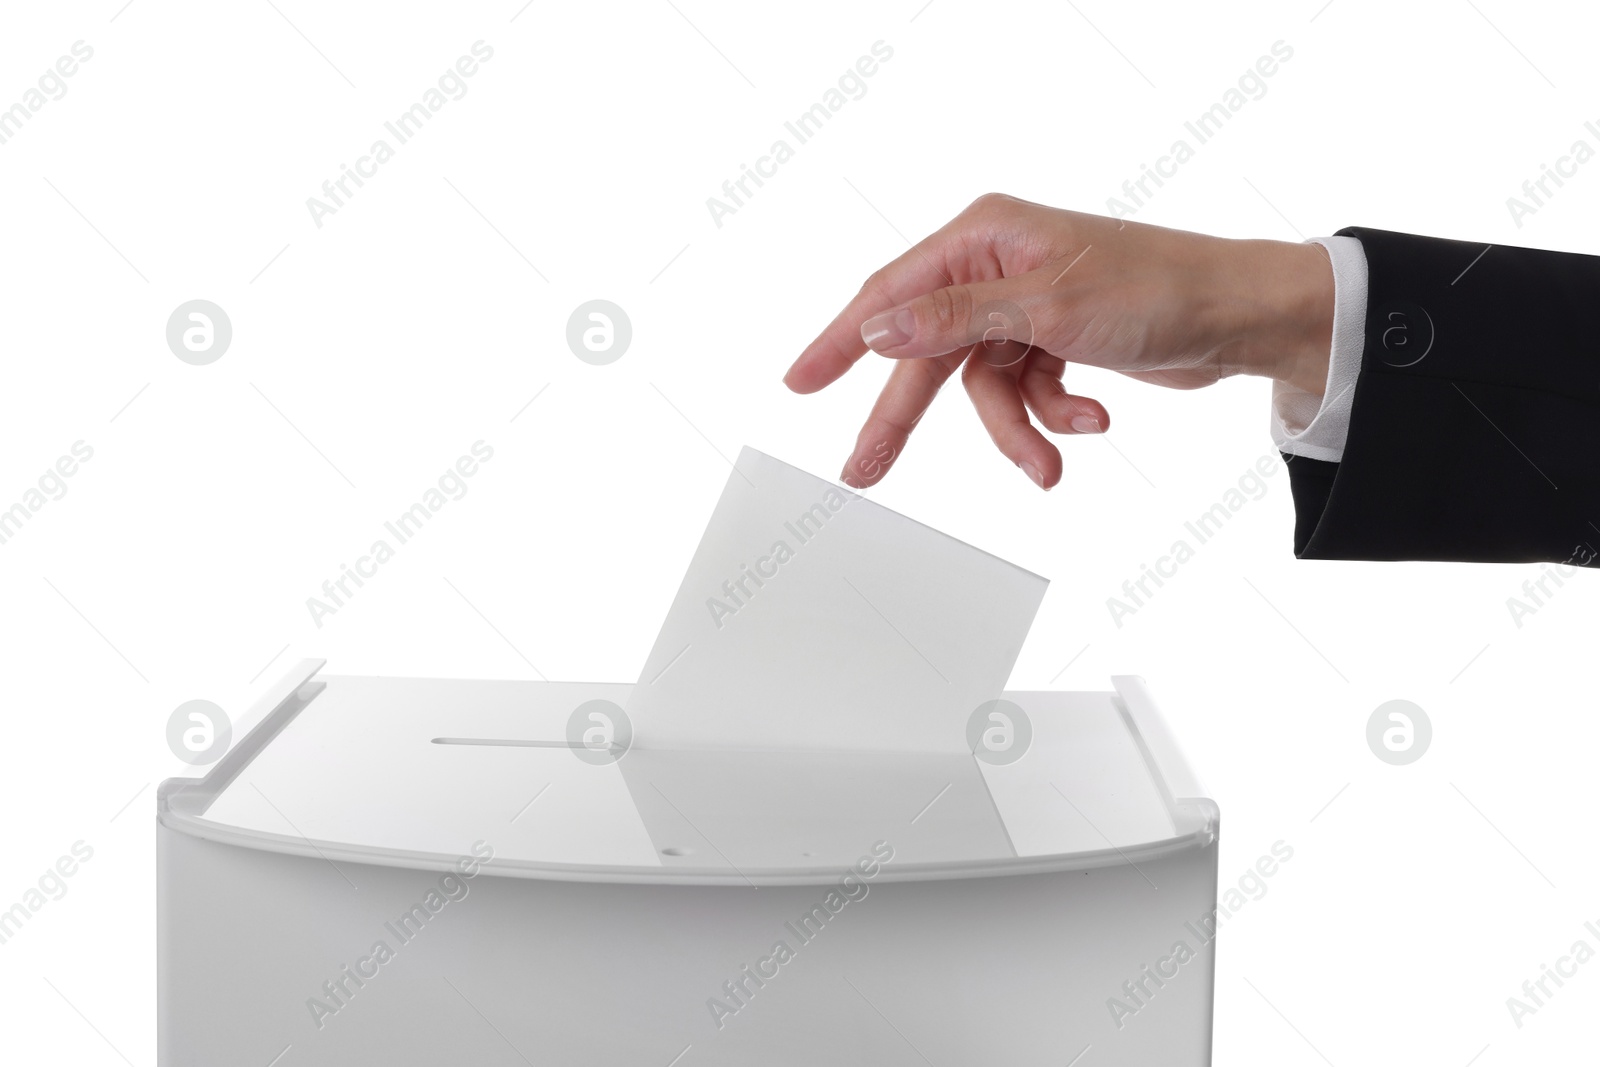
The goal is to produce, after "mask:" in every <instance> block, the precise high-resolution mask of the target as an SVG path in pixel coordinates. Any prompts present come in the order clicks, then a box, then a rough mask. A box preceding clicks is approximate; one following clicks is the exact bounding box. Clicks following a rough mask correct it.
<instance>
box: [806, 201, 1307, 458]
mask: <svg viewBox="0 0 1600 1067" xmlns="http://www.w3.org/2000/svg"><path fill="white" fill-rule="evenodd" d="M1332 331H1333V273H1332V270H1331V268H1330V266H1329V264H1328V257H1327V253H1326V252H1325V251H1324V250H1323V249H1322V247H1321V246H1320V245H1315V244H1290V243H1286V242H1279V241H1234V240H1227V239H1224V238H1218V237H1208V236H1205V235H1203V234H1194V233H1185V232H1183V231H1181V230H1167V229H1163V228H1161V227H1158V226H1145V225H1140V224H1138V223H1133V222H1125V221H1123V222H1119V221H1118V220H1116V219H1109V218H1103V217H1101V216H1098V215H1084V214H1079V213H1078V212H1075V211H1062V210H1060V209H1057V208H1050V207H1044V206H1043V205H1040V204H1031V203H1028V202H1027V201H1025V200H1018V199H1016V198H1014V197H1009V196H1002V195H999V194H993V193H991V194H989V195H987V196H984V197H981V198H979V199H978V200H977V201H976V202H974V203H973V205H972V206H971V207H969V208H967V209H966V210H965V211H963V212H962V213H961V214H960V215H957V216H956V217H955V218H954V219H953V220H951V222H950V223H949V224H947V225H946V226H945V227H944V228H943V229H941V230H939V231H938V232H937V233H935V234H933V235H932V236H931V237H928V238H927V239H926V240H924V241H922V242H921V243H920V244H918V245H916V246H915V247H914V248H912V249H911V250H910V251H909V252H907V253H906V254H905V255H903V256H901V257H900V258H899V259H897V260H895V261H894V262H892V263H890V264H889V265H887V266H885V267H884V268H882V269H881V270H879V271H878V272H877V273H875V274H873V275H872V277H870V278H868V279H867V282H866V284H865V285H864V286H862V287H861V291H860V292H859V293H857V294H856V297H855V299H854V300H852V301H850V303H849V304H848V305H847V306H846V307H845V309H844V310H843V311H841V312H840V313H839V315H838V317H837V318H835V319H834V320H833V322H831V323H830V324H829V325H828V328H827V329H825V330H823V331H822V333H821V335H820V336H818V337H817V339H816V340H815V341H813V342H811V344H810V345H809V346H808V347H807V348H806V350H805V351H804V352H803V353H801V355H800V358H799V359H797V360H796V361H795V363H794V365H793V366H792V367H790V368H789V373H788V374H787V375H786V376H785V378H784V381H785V382H786V383H787V384H788V386H789V388H791V389H793V390H794V391H795V392H798V393H812V392H815V391H817V390H818V389H821V388H823V387H824V386H826V385H828V384H829V383H831V382H833V381H834V380H836V379H837V378H839V377H840V376H842V375H843V374H844V373H845V372H846V371H848V370H849V369H850V367H851V365H852V364H854V363H855V362H856V360H858V359H860V358H861V357H862V356H863V355H865V354H866V352H867V350H868V349H869V348H870V349H871V350H872V351H874V352H876V353H878V354H880V355H883V356H886V357H888V358H890V359H894V360H898V361H900V362H898V363H897V364H896V366H895V368H894V371H893V372H892V373H891V375H890V377H889V382H888V384H887V385H885V386H884V389H883V393H882V394H881V395H880V396H879V397H878V402H877V404H876V405H874V407H873V409H872V414H871V415H870V416H868V418H867V421H866V424H865V425H864V426H863V427H862V429H861V434H860V436H859V437H858V438H857V440H856V447H855V449H854V450H853V451H852V453H851V455H850V459H849V460H848V461H847V462H846V463H845V468H844V472H843V474H842V475H841V480H843V481H844V482H845V484H847V485H851V486H855V487H857V488H864V487H866V486H869V485H872V484H874V483H876V482H877V481H879V480H880V479H881V478H882V477H883V476H884V474H885V473H887V471H888V470H889V467H890V466H891V465H892V464H893V462H894V459H895V458H897V457H898V456H899V455H900V453H901V451H902V449H903V448H904V446H905V443H906V439H907V437H909V436H910V434H911V430H912V428H913V427H915V426H916V424H917V421H918V420H919V419H920V418H922V414H923V412H925V411H926V410H927V409H928V405H929V404H930V403H932V402H933V398H934V396H935V395H936V394H937V393H938V391H939V387H940V386H942V385H943V384H944V383H945V380H946V379H948V378H949V377H950V375H952V374H953V373H955V370H956V368H957V367H961V366H962V365H963V364H965V366H964V369H963V371H962V375H961V377H962V382H963V384H965V385H966V387H967V394H968V395H969V396H970V397H971V398H972V403H973V406H974V407H975V408H977V411H978V416H979V418H981V419H982V420H983V424H984V426H985V428H986V429H987V430H988V431H989V436H990V437H991V438H992V439H993V440H994V443H995V447H997V448H998V449H999V450H1000V451H1001V452H1002V453H1004V454H1005V456H1006V457H1007V458H1008V459H1010V460H1011V461H1012V462H1013V463H1015V464H1016V465H1017V466H1018V467H1021V468H1022V470H1023V471H1024V472H1025V473H1026V474H1027V475H1028V477H1029V478H1031V479H1033V481H1034V482H1036V483H1037V484H1038V485H1039V486H1040V487H1041V488H1043V489H1049V488H1050V487H1051V486H1053V485H1055V484H1056V483H1057V482H1058V481H1060V480H1061V453H1060V452H1059V451H1057V449H1056V447H1055V445H1053V444H1052V443H1051V442H1050V441H1049V440H1048V439H1047V438H1046V437H1045V436H1044V435H1043V434H1042V433H1040V432H1039V430H1038V429H1036V428H1035V426H1034V424H1033V422H1032V421H1031V420H1030V419H1029V417H1028V413H1029V412H1030V411H1031V412H1032V413H1033V418H1034V419H1037V420H1038V423H1039V425H1040V426H1042V427H1043V428H1044V429H1046V430H1049V431H1050V432H1052V433H1059V434H1081V433H1103V432H1105V430H1106V429H1107V428H1108V427H1109V426H1110V425H1111V418H1110V416H1109V415H1108V414H1107V412H1106V409H1105V407H1104V406H1103V405H1101V403H1100V402H1099V401H1098V400H1093V399H1090V398H1089V397H1084V396H1075V395H1073V394H1071V393H1068V392H1067V391H1066V390H1065V388H1063V387H1062V384H1061V377H1062V373H1063V371H1064V370H1065V367H1066V364H1067V363H1083V364H1087V365H1089V366H1095V367H1104V368H1106V369H1109V370H1115V371H1120V372H1122V373H1123V374H1126V375H1128V376H1129V377H1132V378H1138V379H1139V380H1141V381H1146V382H1152V383H1154V384H1156V385H1165V386H1169V387H1171V388H1174V389H1197V388H1200V387H1201V386H1205V385H1210V384H1211V383H1212V382H1215V381H1217V380H1218V379H1221V378H1225V377H1227V376H1229V375H1232V374H1257V375H1263V376H1266V377H1272V378H1278V379H1280V380H1283V381H1286V382H1290V383H1291V384H1293V385H1295V386H1296V387H1298V388H1300V389H1304V390H1306V391H1307V392H1311V393H1315V394H1319V395H1320V394H1321V393H1322V391H1323V387H1324V385H1325V383H1326V380H1327V373H1328V355H1329V349H1330V347H1331V339H1332Z"/></svg>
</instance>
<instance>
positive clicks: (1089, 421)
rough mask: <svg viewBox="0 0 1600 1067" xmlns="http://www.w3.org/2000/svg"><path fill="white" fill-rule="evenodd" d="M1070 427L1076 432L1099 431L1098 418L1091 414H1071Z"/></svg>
mask: <svg viewBox="0 0 1600 1067" xmlns="http://www.w3.org/2000/svg"><path fill="white" fill-rule="evenodd" d="M1072 428H1073V430H1074V431H1076V432H1077V433H1099V432H1100V420H1099V419H1097V418H1095V417H1094V416H1093V415H1074V416H1072Z"/></svg>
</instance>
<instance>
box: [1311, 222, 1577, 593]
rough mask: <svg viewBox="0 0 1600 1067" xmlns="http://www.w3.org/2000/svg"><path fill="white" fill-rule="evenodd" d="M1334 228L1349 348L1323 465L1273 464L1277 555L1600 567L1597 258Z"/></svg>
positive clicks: (1374, 231) (1319, 463)
mask: <svg viewBox="0 0 1600 1067" xmlns="http://www.w3.org/2000/svg"><path fill="white" fill-rule="evenodd" d="M1339 232H1340V234H1341V235H1344V236H1350V237H1356V238H1359V239H1360V241H1361V245H1362V248H1363V250H1364V251H1365V252H1366V257H1367V279H1368V285H1367V312H1366V316H1367V317H1366V343H1365V350H1364V351H1363V353H1362V357H1361V370H1360V373H1359V375H1358V376H1357V379H1356V385H1355V395H1354V397H1353V398H1352V407H1351V412H1350V432H1349V436H1348V438H1347V439H1346V441H1345V448H1344V454H1343V456H1342V458H1341V459H1340V461H1339V462H1338V463H1328V462H1323V461H1319V460H1310V459H1304V458H1301V457H1298V456H1288V455H1286V456H1284V459H1285V461H1286V462H1287V463H1288V469H1289V477H1290V482H1291V489H1292V492H1293V495H1294V504H1295V513H1296V525H1295V538H1294V547H1295V554H1296V555H1297V556H1300V557H1301V558H1303V559H1366V560H1406V559H1411V560H1418V559H1423V560H1464V561H1480V562H1502V563H1510V562H1535V561H1548V562H1560V563H1573V564H1581V565H1584V566H1594V565H1597V563H1600V561H1597V551H1596V546H1600V257H1595V256H1583V255H1575V254H1572V253H1566V252H1543V251H1538V250H1535V249H1528V248H1507V247H1504V246H1501V245H1494V246H1485V245H1481V244H1468V243H1466V242H1464V241H1447V240H1441V239H1439V238H1434V237H1415V236H1411V235H1409V234H1402V233H1389V232H1386V231H1383V230H1369V229H1365V228H1363V227H1352V228H1350V229H1345V230H1341V231H1339ZM1486 247H1487V251H1485V248H1486Z"/></svg>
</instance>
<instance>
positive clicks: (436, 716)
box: [157, 661, 1218, 1067]
mask: <svg viewBox="0 0 1600 1067" xmlns="http://www.w3.org/2000/svg"><path fill="white" fill-rule="evenodd" d="M321 666H322V664H321V663H320V662H317V661H306V662H303V663H300V664H298V665H297V666H296V667H295V668H294V669H293V670H292V671H291V672H290V673H289V675H288V676H287V677H285V678H284V679H282V680H281V681H280V682H278V683H277V684H276V685H275V686H273V687H272V689H271V691H269V692H268V693H267V694H266V695H265V696H264V697H263V699H262V700H261V702H260V703H259V704H258V705H257V707H256V708H255V709H253V710H252V712H251V713H250V714H249V715H247V716H245V717H244V719H243V721H241V722H240V723H239V724H238V729H237V730H236V731H235V737H236V740H235V742H234V744H233V746H232V748H231V749H230V750H229V751H228V752H227V754H226V755H225V756H224V757H223V758H222V759H221V760H220V761H219V762H217V763H216V764H214V765H213V766H212V767H210V768H209V770H208V771H206V773H204V775H203V776H201V777H195V778H180V779H173V780H170V781H167V782H165V783H164V784H163V785H162V787H161V789H160V791H159V794H158V829H157V835H158V867H157V871H158V927H157V929H158V982H159V994H158V1007H159V1058H158V1062H159V1063H160V1064H161V1065H163V1067H217V1065H221V1064H249V1065H259V1067H268V1065H272V1067H306V1065H313V1064H317V1065H337V1067H352V1065H361V1064H375V1065H377V1064H382V1065H394V1067H402V1065H417V1067H422V1065H428V1067H435V1065H446V1064H468V1063H470V1064H475V1065H498V1064H504V1065H508V1067H514V1065H526V1064H539V1065H543V1064H573V1065H586V1067H594V1065H599V1067H614V1065H615V1067H621V1065H632V1067H651V1065H655V1067H701V1065H727V1067H733V1065H740V1067H752V1065H759V1067H788V1065H794V1067H819V1065H830V1067H833V1065H841V1067H842V1065H855V1064H862V1065H866V1064H871V1065H873V1067H897V1065H904V1067H927V1065H929V1064H937V1065H941V1067H943V1065H949V1067H958V1065H978V1064H997V1065H1005V1067H1024V1065H1031V1064H1040V1065H1043V1064H1052V1065H1055V1067H1061V1065H1064V1064H1069V1063H1070V1064H1074V1065H1075V1067H1105V1065H1118V1064H1121V1065H1129V1067H1133V1065H1138V1067H1149V1065H1151V1064H1160V1065H1162V1067H1191V1065H1195V1067H1197V1065H1202V1064H1207V1063H1209V1062H1210V1048H1211V1017H1212V994H1213V971H1214V967H1213V964H1214V939H1215V932H1216V907H1217V839H1218V838H1217V835H1218V812H1217V808H1216V805H1215V804H1214V803H1213V802H1212V801H1211V800H1209V799H1208V798H1207V796H1206V794H1205V791H1204V790H1203V789H1202V788H1201V786H1200V785H1199V783H1198V781H1197V779H1196V777H1195V775H1194V774H1193V772H1192V771H1191V770H1190V768H1189V766H1188V764H1187V762H1186V761H1185V759H1184V757H1183V755H1182V752H1181V750H1180V748H1179V746H1178V744H1177V742H1176V740H1175V738H1174V735H1173V733H1172V731H1171V730H1169V727H1168V725H1167V720H1166V718H1165V717H1164V716H1163V714H1162V713H1161V712H1160V711H1158V710H1157V706H1156V703H1155V701H1154V700H1153V698H1152V696H1151V694H1150V693H1149V692H1148V691H1147V689H1146V686H1145V684H1144V683H1143V681H1142V680H1140V679H1138V678H1133V677H1118V678H1114V679H1112V680H1111V688H1110V689H1108V690H1106V691H1103V692H1008V693H1006V694H1004V696H1003V698H1001V699H998V700H994V701H989V702H987V703H985V704H984V705H982V706H980V707H979V708H977V709H975V711H974V712H973V715H972V716H971V718H970V719H969V721H968V722H967V723H966V724H964V727H963V729H964V733H963V737H962V738H961V739H959V740H958V741H957V742H956V743H955V744H949V745H942V744H924V745H919V746H914V747H910V748H907V749H905V750H896V749H894V748H893V747H888V746H885V745H883V744H881V743H879V742H878V741H874V742H873V743H872V744H870V745H864V746H859V747H840V746H838V745H835V746H833V747H826V746H823V747H814V748H813V747H807V746H806V745H805V744H803V743H793V744H785V745H782V746H774V745H770V744H765V743H753V744H749V745H743V744H741V738H740V736H739V733H738V730H737V729H736V728H735V729H734V730H733V731H732V732H731V734H724V735H723V736H722V737H721V741H720V743H719V744H717V745H706V746H694V745H685V744H682V743H680V740H679V739H678V738H677V736H676V735H672V736H669V737H668V738H667V739H666V740H667V741H668V742H670V743H662V744H656V743H653V741H652V737H651V735H650V734H649V733H648V732H646V731H644V730H639V731H638V732H637V733H635V729H634V727H635V725H636V724H633V723H630V722H629V720H628V717H627V713H626V711H625V710H624V709H625V708H627V707H628V706H630V699H629V698H630V690H631V689H632V688H633V687H632V686H631V685H629V684H605V683H597V684H580V683H569V682H529V681H488V680H443V679H427V678H377V677H339V676H324V675H322V674H321V673H320V668H321ZM759 710H760V709H759V708H752V709H751V714H752V715H753V716H754V715H758V714H759ZM1180 717H1181V716H1180V715H1176V714H1175V715H1174V718H1180Z"/></svg>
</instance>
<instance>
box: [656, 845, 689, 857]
mask: <svg viewBox="0 0 1600 1067" xmlns="http://www.w3.org/2000/svg"><path fill="white" fill-rule="evenodd" d="M661 854H662V855H663V856H692V855H693V854H694V849H692V848H680V847H679V846H677V845H673V846H672V847H671V848H664V849H662V850H661Z"/></svg>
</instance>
